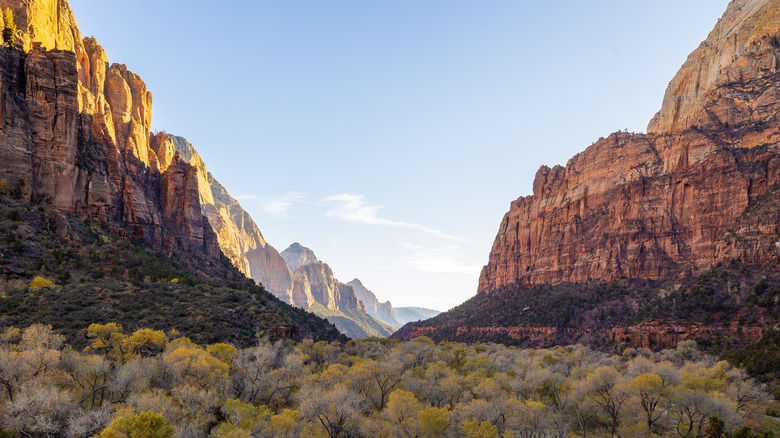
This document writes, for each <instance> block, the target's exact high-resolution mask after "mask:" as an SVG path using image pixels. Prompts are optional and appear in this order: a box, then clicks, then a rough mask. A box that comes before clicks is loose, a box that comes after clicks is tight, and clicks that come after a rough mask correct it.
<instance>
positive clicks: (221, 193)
mask: <svg viewBox="0 0 780 438" xmlns="http://www.w3.org/2000/svg"><path fill="white" fill-rule="evenodd" d="M152 150H153V151H154V155H155V156H156V158H157V161H158V166H159V167H160V168H163V169H167V168H168V166H169V165H170V162H171V161H174V160H175V159H178V158H177V157H181V159H182V160H183V161H185V162H187V163H188V164H190V165H191V166H192V168H193V169H194V170H195V176H194V178H195V180H196V182H197V184H196V186H197V188H198V196H199V199H200V208H201V212H202V213H203V214H204V215H205V216H206V217H207V218H208V223H209V225H210V226H211V229H212V230H213V232H214V234H215V235H216V238H217V241H218V242H219V248H220V249H221V250H222V253H223V254H225V256H226V257H228V258H229V259H230V261H231V262H232V263H233V265H235V266H236V267H237V268H238V269H239V270H240V271H241V272H243V273H244V274H245V275H246V276H247V277H249V278H252V279H253V280H255V281H256V282H258V283H261V284H262V285H263V286H264V287H265V288H266V289H267V290H268V291H269V292H271V293H273V294H274V295H276V296H277V297H278V298H280V299H282V300H283V301H285V302H287V303H289V304H292V303H293V301H294V300H293V296H292V293H293V278H292V272H291V271H290V269H289V268H288V267H287V264H286V263H285V261H284V260H283V259H282V257H281V255H280V254H279V252H277V251H276V249H274V247H272V246H271V245H269V244H268V243H267V242H266V241H265V239H264V238H263V234H262V233H261V232H260V229H259V228H258V227H257V224H255V222H254V221H253V220H252V217H251V216H250V215H249V213H247V212H246V211H245V210H244V209H243V207H241V204H239V203H238V201H236V200H235V199H234V198H233V197H232V196H230V194H229V193H228V192H227V190H226V189H225V187H223V186H222V184H220V183H219V181H217V180H216V179H215V178H214V177H213V175H212V174H211V173H209V172H208V170H207V169H206V165H205V163H204V162H203V160H202V159H201V157H200V155H199V154H198V152H197V151H196V150H195V148H194V147H193V146H192V145H191V144H190V143H189V142H188V141H187V140H186V139H185V138H183V137H178V136H175V135H171V134H168V133H165V132H161V133H157V134H155V135H154V136H152ZM299 306H300V307H303V308H305V309H307V308H308V306H304V305H299Z"/></svg>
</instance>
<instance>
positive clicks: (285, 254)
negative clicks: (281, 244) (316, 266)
mask: <svg viewBox="0 0 780 438" xmlns="http://www.w3.org/2000/svg"><path fill="white" fill-rule="evenodd" d="M282 258H283V259H284V261H285V262H286V263H287V266H289V267H290V269H292V270H293V271H295V270H296V269H298V268H300V267H301V266H305V265H310V264H312V263H317V262H319V260H317V256H315V255H314V251H312V250H310V249H309V248H306V247H305V246H303V245H301V244H300V243H298V242H295V243H293V244H292V245H290V246H289V247H288V248H287V249H285V250H284V251H282Z"/></svg>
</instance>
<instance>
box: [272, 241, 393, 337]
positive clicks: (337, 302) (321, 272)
mask: <svg viewBox="0 0 780 438" xmlns="http://www.w3.org/2000/svg"><path fill="white" fill-rule="evenodd" d="M281 256H282V258H284V260H285V261H286V262H287V263H288V265H289V267H290V269H292V270H293V273H292V278H293V287H292V293H291V300H290V303H291V304H294V305H296V306H298V307H301V308H304V309H306V310H309V311H310V312H312V313H314V314H315V315H318V316H321V317H323V318H328V319H329V320H330V321H331V322H333V323H334V324H335V325H336V327H338V328H339V330H341V331H342V333H344V334H346V335H347V336H349V337H351V338H356V339H358V338H366V337H370V336H389V335H390V334H391V333H392V332H393V331H394V327H395V326H393V325H391V324H389V323H387V322H386V321H384V320H383V319H381V318H379V317H377V315H375V314H373V313H371V311H370V310H369V309H371V307H369V306H370V305H371V304H369V305H366V304H365V301H363V300H362V299H361V298H360V294H359V292H358V290H357V289H356V288H355V287H354V282H355V281H357V280H353V282H350V283H349V284H344V283H341V282H340V281H338V280H337V279H336V278H335V276H334V275H333V271H332V270H331V268H330V266H328V265H327V264H326V263H324V262H322V261H319V260H318V259H317V256H315V255H314V251H312V250H311V249H309V248H306V247H304V246H302V245H301V244H300V243H297V242H296V243H293V244H292V245H290V247H288V248H287V249H285V250H284V251H282V254H281ZM358 283H359V281H358ZM360 286H361V287H362V284H360ZM364 289H365V288H364ZM366 290H367V289H366ZM361 292H362V291H361ZM369 293H370V291H369ZM371 296H372V297H374V295H373V294H371ZM374 301H376V297H374ZM389 304H390V303H387V305H388V306H389ZM389 311H390V312H391V314H392V306H389ZM396 324H397V323H396Z"/></svg>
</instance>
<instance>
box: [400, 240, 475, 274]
mask: <svg viewBox="0 0 780 438" xmlns="http://www.w3.org/2000/svg"><path fill="white" fill-rule="evenodd" d="M459 250H460V248H459V247H458V246H454V245H453V246H447V247H443V248H433V249H419V250H416V251H413V252H412V253H411V254H408V255H406V256H403V257H400V258H399V259H398V260H397V264H398V265H401V266H405V267H407V268H412V269H417V270H419V271H425V272H435V273H440V274H464V275H478V274H479V272H480V270H481V269H482V266H480V265H471V264H468V263H463V262H462V261H460V260H458V259H457V256H456V255H457V254H458V252H459Z"/></svg>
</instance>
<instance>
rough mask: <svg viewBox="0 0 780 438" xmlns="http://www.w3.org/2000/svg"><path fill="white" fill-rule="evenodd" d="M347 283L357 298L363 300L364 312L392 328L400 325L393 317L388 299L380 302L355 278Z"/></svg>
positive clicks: (391, 306)
mask: <svg viewBox="0 0 780 438" xmlns="http://www.w3.org/2000/svg"><path fill="white" fill-rule="evenodd" d="M347 285H348V286H352V288H353V289H354V290H355V294H357V297H358V299H359V300H360V301H362V302H363V305H365V307H366V312H368V314H369V315H371V316H373V317H374V318H376V319H378V320H380V321H382V322H384V323H385V324H388V325H390V326H391V327H393V328H399V327H401V325H402V324H401V323H399V322H398V321H397V320H396V319H395V313H394V312H393V305H392V304H390V301H386V302H384V303H380V302H379V300H378V299H377V298H376V295H374V293H373V292H371V291H370V290H368V289H367V288H366V287H365V286H363V283H361V281H360V280H358V279H357V278H356V279H354V280H352V281H350V282H349V283H347Z"/></svg>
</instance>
